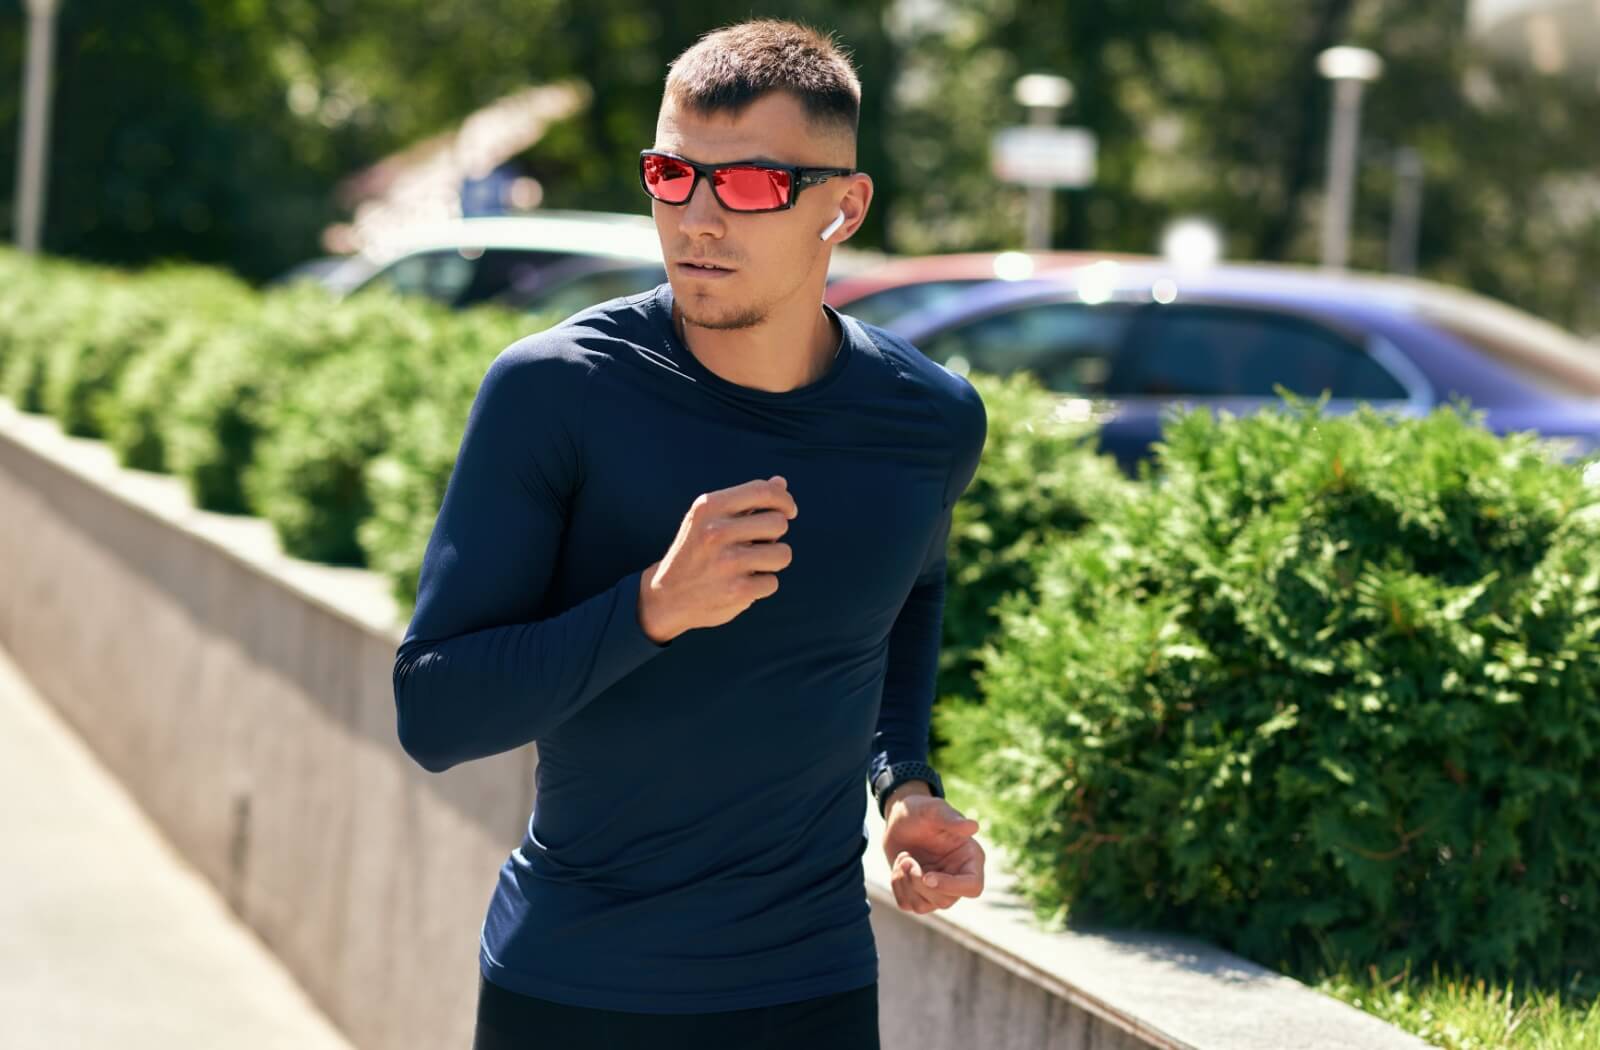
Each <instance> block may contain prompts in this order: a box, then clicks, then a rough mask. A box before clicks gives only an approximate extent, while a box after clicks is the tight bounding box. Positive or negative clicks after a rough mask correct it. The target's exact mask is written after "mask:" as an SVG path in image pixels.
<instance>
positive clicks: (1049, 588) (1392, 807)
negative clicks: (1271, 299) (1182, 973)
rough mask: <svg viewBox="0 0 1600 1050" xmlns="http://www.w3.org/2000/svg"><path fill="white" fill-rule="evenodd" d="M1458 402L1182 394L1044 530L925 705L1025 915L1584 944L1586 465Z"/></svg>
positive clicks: (1563, 946)
mask: <svg viewBox="0 0 1600 1050" xmlns="http://www.w3.org/2000/svg"><path fill="white" fill-rule="evenodd" d="M1478 422H1479V420H1477V419H1476V418H1475V417H1471V416H1468V415H1466V414H1464V413H1463V412H1462V411H1460V410H1458V409H1456V408H1449V409H1441V410H1439V411H1437V412H1435V413H1434V414H1433V415H1432V416H1430V417H1428V418H1425V419H1421V420H1395V419H1388V418H1384V417H1379V416H1378V415H1377V414H1375V413H1373V412H1371V411H1370V410H1363V412H1362V413H1361V414H1360V415H1359V416H1355V417H1340V418H1329V417H1326V416H1324V415H1323V414H1322V412H1321V410H1320V408H1319V407H1318V406H1304V405H1300V406H1297V407H1294V408H1293V409H1291V410H1287V411H1274V412H1268V413H1265V414H1262V415H1260V416H1257V417H1253V418H1250V419H1246V420H1231V419H1223V420H1216V419H1213V418H1212V417H1211V416H1210V415H1209V414H1206V413H1193V414H1189V415H1187V416H1184V417H1182V418H1180V419H1178V420H1177V421H1176V422H1174V423H1172V424H1170V425H1169V427H1168V429H1167V432H1166V438H1165V442H1164V444H1163V445H1162V446H1160V449H1159V459H1160V467H1161V469H1162V471H1163V475H1162V481H1161V483H1160V484H1155V485H1146V486H1143V487H1141V488H1140V489H1139V490H1138V496H1137V498H1135V499H1132V500H1129V501H1127V502H1126V503H1124V504H1123V505H1122V506H1121V507H1120V508H1119V509H1118V511H1117V513H1115V514H1113V515H1110V516H1108V517H1107V518H1106V519H1105V520H1104V521H1102V522H1099V523H1097V524H1096V525H1094V526H1092V527H1091V528H1089V529H1088V530H1086V531H1085V532H1084V533H1083V534H1081V535H1080V536H1078V537H1076V538H1074V539H1072V540H1069V541H1068V542H1066V543H1064V544H1062V545H1060V546H1058V547H1056V548H1054V549H1052V550H1049V551H1046V552H1043V554H1042V556H1041V559H1040V562H1039V567H1038V574H1039V575H1038V580H1037V583H1036V591H1037V595H1038V598H1037V601H1036V602H1034V603H1032V604H1030V603H1028V602H1026V601H1023V600H1020V599H1018V600H1011V601H1008V602H1007V603H1005V605H1004V607H1003V612H1002V623H1003V627H1004V632H1005V640H1004V644H1002V645H1001V646H999V647H997V648H996V649H994V650H992V651H990V652H989V653H987V654H986V659H985V662H984V667H983V670H982V673H981V680H982V684H983V694H984V698H985V704H984V705H982V706H975V705H954V706H950V707H947V708H945V709H943V710H941V711H940V712H939V716H940V723H941V731H942V732H944V733H945V734H946V735H947V736H948V737H949V738H950V739H952V740H954V741H956V742H957V743H956V744H954V745H952V748H951V752H950V756H949V765H948V766H947V769H948V770H949V772H950V774H951V777H952V780H953V782H954V784H955V789H954V790H955V791H956V792H957V793H958V794H960V795H962V796H964V797H966V798H968V799H969V800H970V803H969V804H970V805H971V806H972V807H973V808H974V809H975V810H977V811H979V812H982V813H984V814H985V817H986V828H987V829H988V832H989V833H990V834H991V835H992V836H993V837H994V839H995V841H997V842H999V843H1001V844H1003V845H1004V846H1005V847H1007V848H1008V849H1009V851H1010V853H1011V854H1012V856H1013V857H1015V859H1016V862H1017V864H1018V865H1019V869H1020V885H1021V887H1022V888H1023V889H1024V891H1025V892H1026V893H1027V895H1028V896H1029V898H1030V899H1031V900H1032V902H1033V903H1034V905H1035V906H1036V907H1037V908H1038V909H1039V911H1040V913H1041V914H1043V915H1046V916H1048V917H1051V918H1053V919H1055V920H1060V919H1062V918H1063V917H1065V916H1066V915H1068V914H1069V913H1070V914H1071V915H1073V916H1075V917H1077V918H1080V919H1084V920H1089V921H1107V922H1111V923H1116V924H1135V925H1157V926H1169V927H1178V928H1182V929H1185V930H1188V931H1192V932H1194V933H1197V934H1199V935H1202V936H1205V937H1208V938H1210V939H1212V940H1214V941H1215V942H1217V943H1220V944H1222V945H1224V946H1227V947H1229V948H1232V949H1234V950H1237V951H1239V952H1241V953H1243V954H1245V955H1248V956H1251V957H1253V958H1256V959H1259V960H1261V961H1263V962H1265V963H1268V964H1269V965H1277V966H1280V967H1285V968H1288V969H1290V970H1291V971H1295V972H1303V973H1308V974H1309V973H1311V972H1314V971H1315V970H1316V969H1317V968H1318V967H1320V966H1330V965H1331V966H1338V965H1341V964H1348V965H1353V966H1361V965H1364V964H1378V965H1380V966H1382V967H1383V968H1384V969H1385V971H1388V970H1390V969H1394V968H1397V967H1398V965H1399V963H1400V961H1401V960H1404V959H1409V960H1411V961H1412V962H1413V964H1414V965H1416V966H1418V967H1425V966H1427V965H1429V964H1430V963H1432V962H1435V961H1437V962H1440V963H1441V964H1443V965H1445V966H1446V967H1448V966H1450V965H1454V964H1465V965H1466V966H1468V967H1469V968H1471V970H1472V971H1473V972H1476V973H1478V974H1480V975H1485V976H1487V975H1491V974H1493V973H1498V972H1505V973H1513V972H1526V973H1531V974H1532V975H1534V976H1536V977H1540V978H1543V977H1551V976H1555V975H1558V974H1562V975H1564V974H1568V973H1572V972H1576V971H1579V970H1582V971H1586V972H1587V973H1590V974H1593V973H1595V972H1597V971H1600V808H1597V807H1596V806H1595V805H1594V800H1595V799H1596V798H1597V797H1600V703H1597V699H1596V691H1597V688H1600V487H1596V486H1594V485H1592V484H1591V485H1586V484H1585V483H1584V481H1583V472H1582V470H1581V468H1580V467H1575V466H1573V465H1563V464H1559V463H1556V462H1553V461H1552V460H1551V459H1550V458H1548V457H1547V454H1546V453H1545V452H1544V451H1543V450H1542V447H1541V446H1540V445H1539V444H1538V442H1537V441H1536V439H1534V438H1533V437H1531V436H1529V435H1518V436H1513V437H1510V438H1497V437H1495V436H1493V435H1491V434H1489V433H1487V432H1486V431H1484V430H1483V429H1482V428H1481V427H1480V426H1478V425H1477V423H1478ZM1591 476H1592V474H1591Z"/></svg>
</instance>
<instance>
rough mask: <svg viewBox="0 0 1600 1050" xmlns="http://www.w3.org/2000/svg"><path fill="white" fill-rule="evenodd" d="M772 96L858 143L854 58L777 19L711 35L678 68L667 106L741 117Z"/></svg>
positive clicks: (670, 77) (826, 39)
mask: <svg viewBox="0 0 1600 1050" xmlns="http://www.w3.org/2000/svg"><path fill="white" fill-rule="evenodd" d="M774 91H787V92H789V93H790V94H791V95H793V96H794V97H795V98H797V99H798V100H799V101H800V104H801V106H803V107H804V108H805V111H806V115H807V116H808V117H810V118H811V120H812V121H813V122H814V123H817V124H834V125H837V126H838V127H839V128H840V129H842V130H848V131H849V132H850V135H851V137H852V138H853V137H854V136H855V134H856V127H857V124H858V123H859V121H860V118H861V81H860V79H859V78H858V77H857V76H856V71H855V69H854V68H853V67H852V66H851V65H850V59H849V56H848V55H846V54H845V52H844V51H843V50H842V49H841V48H840V47H839V46H838V45H837V44H836V43H834V40H833V37H832V36H831V35H824V34H822V33H819V32H817V31H816V30H815V29H811V28H810V27H808V26H803V25H799V24H798V23H795V22H785V21H780V20H778V19H774V18H762V19H756V20H754V21H750V22H740V23H739V24H737V25H731V26H725V27H723V28H722V29H717V30H713V31H712V32H710V33H707V34H706V35H705V36H703V37H701V38H700V39H699V40H697V41H695V43H694V44H693V45H692V46H691V47H690V48H689V49H688V50H687V51H685V52H684V53H683V54H681V55H679V56H678V57H677V58H676V59H674V60H673V62H672V65H671V66H669V67H668V70H667V89H666V95H667V98H669V99H671V100H673V101H674V102H677V103H678V104H679V105H682V106H685V107H687V108H689V109H692V110H695V111H697V112H700V113H715V112H718V111H726V112H732V113H735V114H737V113H738V112H739V111H740V110H743V109H744V108H745V107H746V106H748V105H750V103H752V102H754V101H755V100H756V99H758V98H761V97H762V96H763V95H767V94H770V93H771V92H774Z"/></svg>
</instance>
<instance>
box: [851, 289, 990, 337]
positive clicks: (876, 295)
mask: <svg viewBox="0 0 1600 1050" xmlns="http://www.w3.org/2000/svg"><path fill="white" fill-rule="evenodd" d="M981 283H982V282H980V281H923V282H921V283H918V284H901V285H896V286H895V287H893V288H885V289H883V290H882V291H877V292H871V293H869V294H867V295H863V296H862V297H861V298H859V299H852V300H851V301H850V302H848V303H846V304H845V305H844V306H841V307H840V308H839V309H840V310H842V311H844V312H845V313H847V314H849V315H850V316H851V317H854V318H855V319H856V320H858V321H865V322H866V323H867V324H875V325H879V326H882V325H886V324H888V323H889V322H890V321H893V320H894V319H895V318H896V317H900V316H902V315H904V314H908V313H910V312H911V311H913V310H921V309H924V308H926V307H929V306H936V305H938V304H939V303H942V302H944V301H945V300H946V299H951V298H954V297H955V296H957V295H959V294H960V293H962V292H964V291H966V290H967V289H968V288H971V287H972V286H973V285H975V284H981Z"/></svg>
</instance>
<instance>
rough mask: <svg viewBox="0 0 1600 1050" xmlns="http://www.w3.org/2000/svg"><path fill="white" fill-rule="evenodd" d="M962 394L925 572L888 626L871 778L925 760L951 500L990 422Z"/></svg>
mask: <svg viewBox="0 0 1600 1050" xmlns="http://www.w3.org/2000/svg"><path fill="white" fill-rule="evenodd" d="M958 381H959V383H960V386H961V387H962V388H963V389H962V396H961V397H960V399H959V401H958V407H959V409H960V411H959V412H958V415H957V419H956V421H955V423H954V424H953V425H952V431H953V434H954V441H953V444H954V458H953V462H952V464H951V468H950V474H949V477H948V478H947V481H946V487H945V503H944V508H943V510H942V511H941V513H940V517H939V522H938V525H937V527H936V528H935V529H934V534H933V537H932V539H931V540H930V542H929V545H928V553H927V555H926V557H925V560H924V562H923V566H922V571H921V572H920V573H919V575H918V576H917V580H916V583H915V584H913V585H912V588H911V592H910V593H909V594H908V595H906V600H905V603H904V604H903V605H901V607H900V612H899V614H898V615H897V616H896V617H895V622H894V626H893V627H891V628H890V629H889V652H888V657H887V665H886V667H885V669H884V679H883V702H882V704H881V706H880V707H879V709H878V725H877V729H876V731H875V732H874V733H873V738H872V757H871V761H870V762H869V764H868V767H867V779H868V782H869V783H870V782H871V781H872V780H875V779H877V777H878V774H880V773H882V772H883V771H884V770H885V769H888V768H889V767H890V766H891V765H893V764H894V763H896V762H926V761H927V760H928V727H929V723H930V722H931V721H932V717H933V701H934V686H935V683H936V682H937V681H938V674H939V642H940V637H941V630H942V629H943V626H944V593H945V569H946V560H947V558H946V552H947V548H948V546H949V542H950V525H951V517H952V512H953V511H954V508H955V503H956V500H958V499H959V498H960V497H961V494H962V493H963V492H965V491H966V489H967V486H968V485H970V484H971V483H972V478H973V476H974V475H975V474H976V473H977V469H978V459H979V457H980V456H981V455H982V452H983V443H984V439H985V437H986V435H987V431H988V419H987V417H986V415H985V414H984V409H983V401H982V400H981V399H980V398H979V397H978V394H977V391H975V390H973V388H972V386H971V385H970V384H969V383H967V382H966V380H964V379H960V380H958Z"/></svg>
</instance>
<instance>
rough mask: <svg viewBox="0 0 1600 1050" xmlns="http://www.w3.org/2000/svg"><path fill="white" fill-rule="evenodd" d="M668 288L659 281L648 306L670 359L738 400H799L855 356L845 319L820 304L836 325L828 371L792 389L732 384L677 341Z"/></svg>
mask: <svg viewBox="0 0 1600 1050" xmlns="http://www.w3.org/2000/svg"><path fill="white" fill-rule="evenodd" d="M672 302H673V298H672V285H671V283H670V282H663V283H662V285H661V286H660V287H659V288H657V289H656V294H655V295H654V296H652V297H651V307H652V309H653V311H654V313H655V315H656V327H657V328H658V329H659V330H660V332H661V335H662V337H663V338H664V339H665V340H666V342H667V347H668V349H669V350H670V351H671V352H672V356H673V357H674V358H675V359H676V360H677V361H678V362H679V364H680V365H681V366H682V367H683V369H684V370H685V371H686V372H689V373H692V374H693V375H694V376H695V378H696V379H699V380H701V381H702V382H705V383H706V384H708V385H710V386H712V387H715V388H716V389H718V390H723V391H726V392H728V393H730V394H734V395H736V396H738V397H746V398H751V399H752V400H757V401H801V400H804V399H806V398H809V397H812V396H814V395H815V394H817V393H819V392H821V391H822V390H825V389H826V388H828V387H829V386H832V385H833V383H834V381H835V380H836V379H838V378H839V376H840V375H842V374H843V373H844V370H845V369H846V368H847V367H848V366H849V364H850V359H851V358H852V357H854V356H855V345H854V344H855V333H854V332H852V331H851V330H850V322H849V320H848V319H847V318H846V317H845V316H844V315H843V314H841V313H839V311H837V310H835V309H834V308H833V307H831V306H829V305H828V304H827V303H823V304H822V309H823V311H824V312H826V313H827V315H828V316H829V317H831V318H832V319H833V320H834V321H835V322H837V323H838V325H839V352H838V353H836V354H834V356H833V360H832V361H830V362H829V363H828V370H827V371H826V372H824V373H822V375H821V376H819V377H817V378H816V379H814V380H812V381H811V382H809V383H807V384H805V385H804V386H797V387H795V388H794V389H793V390H757V389H756V388H755V387H751V386H744V385H743V384H741V383H735V382H733V381H732V380H731V379H724V378H723V377H722V376H720V375H718V374H717V373H716V372H713V371H712V370H711V369H710V368H708V367H707V366H706V364H705V363H704V362H702V361H701V360H700V359H699V358H698V357H696V356H694V353H693V352H692V351H691V350H690V349H689V347H688V346H687V345H686V344H685V343H684V341H683V340H682V339H679V338H678V333H677V330H676V327H675V326H674V325H673V323H672Z"/></svg>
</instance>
